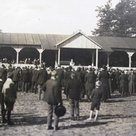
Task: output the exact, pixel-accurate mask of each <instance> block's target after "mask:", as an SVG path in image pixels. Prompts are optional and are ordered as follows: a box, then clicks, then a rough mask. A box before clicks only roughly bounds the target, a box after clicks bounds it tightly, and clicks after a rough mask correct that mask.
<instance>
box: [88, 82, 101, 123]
mask: <svg viewBox="0 0 136 136" xmlns="http://www.w3.org/2000/svg"><path fill="white" fill-rule="evenodd" d="M101 84H102V83H101V81H96V83H95V86H96V87H95V89H93V91H92V95H91V101H92V104H91V110H90V117H89V118H88V119H87V120H86V121H91V120H92V115H93V111H94V110H95V117H94V121H96V120H97V117H98V113H99V110H100V103H101V99H102V89H101Z"/></svg>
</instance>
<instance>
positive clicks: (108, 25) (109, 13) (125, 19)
mask: <svg viewBox="0 0 136 136" xmlns="http://www.w3.org/2000/svg"><path fill="white" fill-rule="evenodd" d="M96 11H97V12H98V16H97V17H98V18H99V20H98V23H97V26H98V28H96V29H95V30H94V31H93V34H94V35H99V36H120V37H136V0H121V1H120V2H119V3H118V4H117V5H116V6H115V8H112V4H111V0H109V1H108V2H107V3H106V5H105V6H102V7H98V8H97V10H96Z"/></svg>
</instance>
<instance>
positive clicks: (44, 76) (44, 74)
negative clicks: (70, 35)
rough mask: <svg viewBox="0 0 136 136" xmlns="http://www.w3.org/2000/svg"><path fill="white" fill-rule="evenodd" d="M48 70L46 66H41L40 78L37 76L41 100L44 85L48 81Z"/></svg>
mask: <svg viewBox="0 0 136 136" xmlns="http://www.w3.org/2000/svg"><path fill="white" fill-rule="evenodd" d="M47 77H48V76H47V71H46V67H43V66H42V67H41V68H40V70H39V71H38V78H37V85H38V86H37V87H38V93H39V100H41V95H42V88H41V87H42V85H43V83H45V82H46V81H47Z"/></svg>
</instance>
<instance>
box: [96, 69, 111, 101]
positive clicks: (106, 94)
mask: <svg viewBox="0 0 136 136" xmlns="http://www.w3.org/2000/svg"><path fill="white" fill-rule="evenodd" d="M98 78H99V80H100V81H101V82H102V89H103V96H102V101H103V102H105V101H106V100H107V99H108V98H110V88H109V73H108V71H107V67H106V66H103V68H102V71H100V73H99V76H98Z"/></svg>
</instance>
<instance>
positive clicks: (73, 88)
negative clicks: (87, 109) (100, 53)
mask: <svg viewBox="0 0 136 136" xmlns="http://www.w3.org/2000/svg"><path fill="white" fill-rule="evenodd" d="M81 91H82V84H81V80H79V79H78V78H77V76H76V74H75V73H71V79H70V80H69V82H68V95H69V102H70V114H71V119H72V120H74V119H77V120H78V119H79V100H80V95H81ZM74 114H75V116H74Z"/></svg>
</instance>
